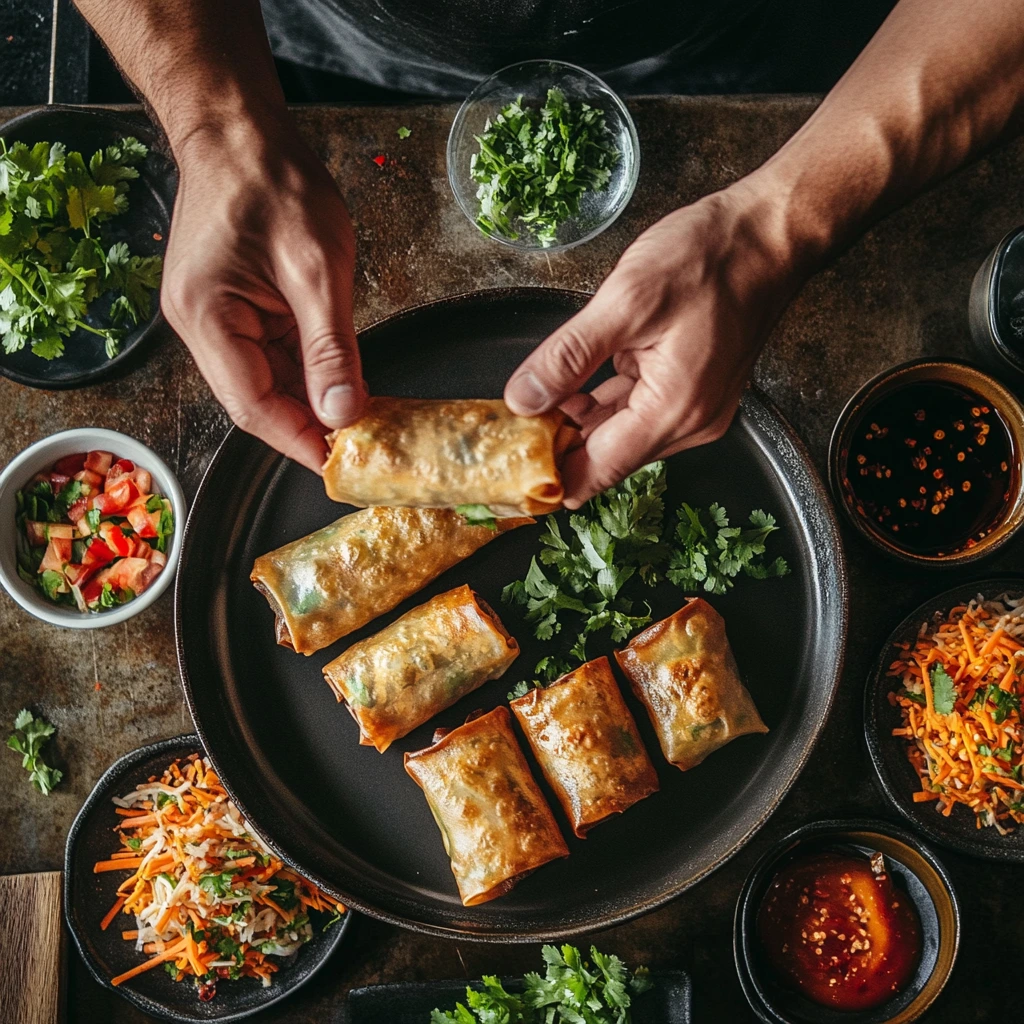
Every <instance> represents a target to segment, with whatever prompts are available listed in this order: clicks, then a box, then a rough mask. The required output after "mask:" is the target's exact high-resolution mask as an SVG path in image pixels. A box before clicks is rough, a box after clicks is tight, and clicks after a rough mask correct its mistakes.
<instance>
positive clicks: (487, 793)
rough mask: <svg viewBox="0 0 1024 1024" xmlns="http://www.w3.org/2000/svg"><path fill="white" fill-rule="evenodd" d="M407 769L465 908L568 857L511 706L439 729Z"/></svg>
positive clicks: (409, 758) (407, 757)
mask: <svg viewBox="0 0 1024 1024" xmlns="http://www.w3.org/2000/svg"><path fill="white" fill-rule="evenodd" d="M405 770H406V771H407V772H408V773H409V774H410V775H411V776H412V777H413V779H415V780H416V782H417V783H418V785H419V787H420V789H422V790H423V793H424V796H426V798H427V803H428V804H429V805H430V810H431V813H432V814H433V815H434V820H435V821H436V822H437V826H438V828H439V829H440V830H441V839H442V841H443V842H444V848H445V851H446V852H447V854H448V856H449V857H450V858H451V862H452V873H453V874H454V875H455V881H456V882H457V883H458V886H459V895H461V896H462V902H463V904H464V905H465V906H467V907H472V906H474V905H475V904H477V903H486V902H487V901H488V900H493V899H495V898H496V897H498V896H503V895H504V894H505V893H507V892H509V890H511V889H512V888H513V886H515V884H516V883H517V882H519V881H520V880H521V879H522V878H524V877H525V876H526V875H528V874H530V872H531V871H535V870H536V869H537V868H539V867H541V865H543V864H547V863H548V862H549V861H552V860H557V859H558V858H559V857H568V856H569V847H568V846H566V845H565V840H564V839H563V838H562V833H561V832H559V830H558V825H557V824H556V823H555V818H554V815H553V814H552V813H551V808H550V807H548V805H547V801H546V800H545V799H544V795H543V794H542V793H541V791H540V789H539V788H538V786H537V783H536V782H535V781H534V779H533V776H532V775H531V774H530V768H529V766H528V765H527V763H526V758H525V757H524V756H523V752H522V750H521V749H520V747H519V744H518V742H517V741H516V737H515V734H514V733H513V732H512V724H511V715H509V713H508V708H506V707H497V708H495V709H494V710H493V711H490V712H488V713H487V714H486V715H480V716H479V717H477V718H473V717H471V718H470V719H469V720H468V721H467V722H466V724H465V725H460V726H459V727H458V728H457V729H453V730H452V731H451V732H447V731H445V730H438V732H436V733H435V734H434V744H433V746H430V747H426V748H425V749H424V750H417V751H415V752H413V753H411V754H406V755H405Z"/></svg>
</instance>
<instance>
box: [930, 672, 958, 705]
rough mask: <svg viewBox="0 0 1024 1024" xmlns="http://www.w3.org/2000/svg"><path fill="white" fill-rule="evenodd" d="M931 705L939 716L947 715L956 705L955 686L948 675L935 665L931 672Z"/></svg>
mask: <svg viewBox="0 0 1024 1024" xmlns="http://www.w3.org/2000/svg"><path fill="white" fill-rule="evenodd" d="M931 684H932V703H933V704H934V706H935V712H936V714H939V715H948V714H951V713H952V711H953V705H954V704H955V703H956V684H955V683H954V682H953V680H952V678H951V677H950V675H949V673H948V672H947V671H946V670H945V669H944V668H943V667H942V666H941V665H935V666H934V667H933V668H932V670H931Z"/></svg>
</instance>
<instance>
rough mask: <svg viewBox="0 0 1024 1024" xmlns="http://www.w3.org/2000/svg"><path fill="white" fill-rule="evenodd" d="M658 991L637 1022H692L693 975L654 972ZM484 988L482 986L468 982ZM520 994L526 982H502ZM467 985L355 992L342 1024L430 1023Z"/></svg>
mask: <svg viewBox="0 0 1024 1024" xmlns="http://www.w3.org/2000/svg"><path fill="white" fill-rule="evenodd" d="M651 981H653V982H654V988H653V989H651V990H650V991H649V992H645V993H644V994H643V995H642V996H638V997H637V998H636V1000H635V1001H634V1004H633V1024H692V1020H693V1018H692V1016H691V1013H690V976H689V975H688V974H687V973H686V972H685V971H652V972H651ZM468 984H470V985H472V986H473V987H474V988H480V987H481V986H480V982H468ZM502 984H504V986H505V988H506V989H507V990H508V991H509V992H521V991H522V990H523V982H522V979H521V978H514V979H513V978H509V979H504V978H503V979H502ZM466 985H467V982H465V981H454V980H453V981H407V982H398V983H396V984H393V985H370V986H368V987H366V988H356V989H353V990H352V991H351V992H349V994H348V1001H347V1002H346V1004H345V1005H344V1006H343V1007H342V1010H341V1017H340V1020H339V1024H429V1021H430V1011H431V1010H433V1009H442V1010H451V1009H453V1008H454V1007H455V1004H456V1002H463V1003H464V1002H465V1001H466Z"/></svg>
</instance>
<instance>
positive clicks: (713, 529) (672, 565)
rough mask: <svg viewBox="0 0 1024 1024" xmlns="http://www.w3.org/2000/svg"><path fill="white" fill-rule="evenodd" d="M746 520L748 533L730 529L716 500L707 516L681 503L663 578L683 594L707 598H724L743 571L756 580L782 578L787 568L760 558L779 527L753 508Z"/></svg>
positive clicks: (779, 560) (780, 562)
mask: <svg viewBox="0 0 1024 1024" xmlns="http://www.w3.org/2000/svg"><path fill="white" fill-rule="evenodd" d="M749 522H750V527H749V529H743V528H742V527H739V526H730V525H729V517H728V515H727V513H726V511H725V509H724V508H723V507H722V506H721V505H719V504H718V502H715V503H714V504H712V505H711V506H710V507H709V508H708V510H707V512H702V511H701V510H700V509H695V508H691V507H690V506H689V505H687V504H686V503H685V502H684V503H683V505H682V506H681V507H680V509H679V512H678V523H677V525H676V541H677V545H678V546H677V547H676V549H675V550H674V551H673V553H672V557H671V559H670V560H669V565H668V571H667V572H666V573H665V575H666V576H667V577H668V578H669V579H670V580H671V581H672V582H673V583H675V584H676V586H678V587H681V588H682V589H683V590H697V589H704V590H706V591H707V592H708V593H710V594H724V593H725V592H726V591H727V590H729V589H731V588H732V586H733V581H734V580H735V578H736V577H737V576H738V575H739V574H740V573H741V572H743V573H745V574H746V575H747V576H750V577H752V578H754V579H760V580H763V579H769V578H771V577H774V576H785V575H786V574H787V573H788V572H789V565H788V564H787V563H786V560H785V559H784V558H781V557H780V558H776V559H775V561H773V562H767V563H766V562H764V561H763V560H762V556H763V555H764V553H765V542H766V541H767V539H768V537H769V535H770V534H772V533H774V532H775V531H776V530H777V529H778V528H779V527H778V526H777V525H776V523H775V517H774V516H771V515H768V513H766V512H763V511H762V510H761V509H755V510H754V511H753V512H751V513H750V519H749Z"/></svg>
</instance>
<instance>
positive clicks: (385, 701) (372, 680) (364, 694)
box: [324, 586, 519, 753]
mask: <svg viewBox="0 0 1024 1024" xmlns="http://www.w3.org/2000/svg"><path fill="white" fill-rule="evenodd" d="M518 654H519V644H517V643H516V641H515V638H514V637H511V636H509V635H508V633H507V632H506V631H505V627H504V626H503V625H502V624H501V620H500V619H499V618H498V616H497V615H495V614H494V612H493V611H491V609H490V608H489V607H488V605H487V604H486V603H485V602H484V601H481V600H480V598H479V597H477V595H476V594H474V593H473V591H472V590H470V589H469V587H465V586H463V587H456V588H455V589H454V590H449V591H448V592H447V593H445V594H438V595H437V597H432V598H431V599H430V600H429V601H427V603H426V604H421V605H420V606H419V607H418V608H413V609H412V611H409V612H406V613H405V614H404V615H403V616H401V617H400V618H398V619H396V620H395V621H394V622H392V623H391V625H390V626H387V627H385V628H384V629H382V630H381V631H380V632H379V633H375V634H374V635H373V636H371V637H367V638H366V639H365V640H360V641H359V643H357V644H353V645H352V646H351V647H350V648H349V649H348V650H347V651H345V653H344V654H342V655H340V656H339V657H337V658H335V659H334V661H332V662H329V663H328V664H327V665H325V666H324V678H325V679H326V680H327V682H328V683H329V684H330V685H331V689H333V690H334V692H335V694H336V695H337V698H338V700H339V701H345V702H346V703H347V705H348V709H349V711H351V712H352V717H353V718H355V720H356V722H358V723H359V733H360V737H359V742H360V743H362V744H364V745H365V746H374V747H376V748H377V749H378V750H379V751H381V753H383V752H384V751H385V750H387V749H388V747H389V746H390V745H391V744H392V743H393V742H394V741H395V740H397V739H401V738H402V737H403V736H406V735H407V734H408V733H410V732H412V730H413V729H415V728H416V727H417V726H418V725H422V724H423V723H424V722H426V721H428V720H429V719H431V718H433V717H434V715H436V714H438V712H441V711H444V709H445V708H448V707H451V705H452V704H454V703H455V702H456V701H457V700H459V699H460V698H462V697H464V696H465V695H466V694H467V693H471V692H472V691H473V690H475V689H476V688H477V687H478V686H482V685H483V684H484V683H486V682H487V681H488V680H489V679H497V678H498V676H500V675H502V674H503V673H504V672H505V670H506V669H507V668H508V667H509V665H511V664H512V662H513V661H515V660H516V657H517V656H518Z"/></svg>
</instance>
